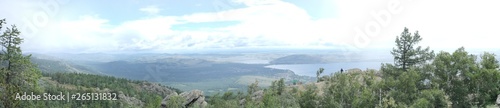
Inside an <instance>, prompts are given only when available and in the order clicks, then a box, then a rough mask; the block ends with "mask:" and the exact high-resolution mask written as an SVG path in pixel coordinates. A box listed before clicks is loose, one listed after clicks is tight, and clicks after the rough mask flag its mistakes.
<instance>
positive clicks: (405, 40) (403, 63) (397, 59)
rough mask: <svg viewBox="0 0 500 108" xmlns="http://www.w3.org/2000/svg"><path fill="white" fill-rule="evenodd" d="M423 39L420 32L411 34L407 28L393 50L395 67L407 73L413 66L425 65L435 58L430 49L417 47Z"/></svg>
mask: <svg viewBox="0 0 500 108" xmlns="http://www.w3.org/2000/svg"><path fill="white" fill-rule="evenodd" d="M420 41H422V38H421V37H420V34H418V31H416V32H415V33H413V35H412V34H411V33H410V32H409V30H408V28H406V27H405V29H404V31H403V32H402V33H401V35H400V36H397V37H396V41H395V42H396V48H393V50H392V51H391V54H392V55H393V56H394V65H395V66H396V67H398V68H399V69H402V70H403V71H406V70H407V69H409V68H410V67H412V66H415V65H418V64H422V63H425V62H426V61H428V60H431V59H432V58H433V57H434V51H430V49H429V47H427V48H425V49H423V48H422V47H421V46H418V47H417V46H416V45H417V44H418V43H419V42H420Z"/></svg>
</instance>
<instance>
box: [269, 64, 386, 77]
mask: <svg viewBox="0 0 500 108" xmlns="http://www.w3.org/2000/svg"><path fill="white" fill-rule="evenodd" d="M381 63H383V62H347V63H328V64H282V65H281V64H280V65H268V66H266V67H267V68H273V69H288V70H291V71H293V72H295V74H297V75H305V76H311V77H316V71H317V70H318V69H319V68H324V69H325V71H323V74H321V75H330V74H331V73H333V72H338V71H340V69H341V68H342V69H344V70H346V69H351V68H359V69H361V70H365V69H367V68H369V69H377V70H378V69H380V65H381Z"/></svg>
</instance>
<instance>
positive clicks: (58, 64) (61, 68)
mask: <svg viewBox="0 0 500 108" xmlns="http://www.w3.org/2000/svg"><path fill="white" fill-rule="evenodd" d="M31 62H32V63H34V64H36V65H37V66H38V68H39V69H40V71H42V72H45V73H54V72H63V73H91V74H102V73H100V72H99V71H97V70H95V69H93V68H92V67H89V66H85V65H79V64H76V63H70V62H66V61H63V60H60V59H56V58H52V57H49V56H32V57H31Z"/></svg>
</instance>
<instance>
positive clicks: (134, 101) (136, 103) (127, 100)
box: [118, 91, 144, 107]
mask: <svg viewBox="0 0 500 108" xmlns="http://www.w3.org/2000/svg"><path fill="white" fill-rule="evenodd" d="M118 99H119V100H120V101H124V102H125V103H127V104H128V106H136V107H143V105H144V102H142V101H141V100H139V99H136V98H135V97H128V96H125V95H124V94H123V92H122V91H119V92H118Z"/></svg>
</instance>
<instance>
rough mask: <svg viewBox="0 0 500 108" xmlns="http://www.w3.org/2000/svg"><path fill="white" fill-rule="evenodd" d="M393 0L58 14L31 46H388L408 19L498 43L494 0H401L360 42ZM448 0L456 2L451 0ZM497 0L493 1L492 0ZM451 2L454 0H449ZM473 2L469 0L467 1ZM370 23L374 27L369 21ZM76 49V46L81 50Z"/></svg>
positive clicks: (433, 40)
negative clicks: (320, 7)
mask: <svg viewBox="0 0 500 108" xmlns="http://www.w3.org/2000/svg"><path fill="white" fill-rule="evenodd" d="M392 1H394V0H385V1H382V2H380V1H377V2H375V1H364V0H352V1H344V0H338V1H334V2H333V3H334V4H335V5H334V6H336V7H335V8H332V12H334V13H335V14H336V16H337V17H334V18H319V19H316V18H314V19H313V18H311V16H310V15H309V14H308V13H307V12H306V11H305V10H304V9H302V8H299V7H298V6H296V5H294V4H291V3H288V2H283V1H279V0H267V1H266V0H259V1H253V0H235V2H236V3H241V4H244V5H246V6H247V7H245V8H235V9H229V10H224V11H219V12H206V13H192V14H186V15H183V16H161V15H156V16H148V17H146V18H142V19H137V20H131V21H125V22H122V23H120V24H117V25H110V24H109V22H108V21H109V20H110V19H103V18H100V17H99V16H97V15H85V16H82V17H81V18H80V19H78V20H72V21H59V22H57V23H56V24H53V25H54V26H51V30H48V31H45V32H44V34H43V35H41V36H40V37H38V38H34V39H35V40H37V41H40V42H38V43H37V42H34V43H33V42H32V43H31V45H32V46H36V47H37V48H40V49H53V50H67V49H69V50H72V49H73V50H76V51H81V52H102V51H134V50H149V51H168V50H172V49H204V48H234V47H310V48H334V46H338V45H342V46H346V45H347V47H349V48H358V49H363V48H386V49H390V48H392V46H394V39H395V36H396V35H399V34H400V33H401V32H402V30H403V27H408V28H409V29H410V30H411V31H412V32H413V31H415V30H419V31H420V34H421V35H422V37H423V38H424V40H423V41H422V43H421V44H422V45H423V46H431V48H433V49H434V48H438V49H439V48H458V47H460V46H465V47H471V48H498V47H497V46H494V45H490V44H488V43H496V41H497V40H498V37H497V36H496V35H497V34H496V32H495V31H497V30H499V28H500V27H499V26H498V25H500V21H499V20H497V19H500V16H498V15H495V14H492V13H495V10H500V8H499V7H498V6H495V5H494V4H497V3H469V2H459V1H443V2H442V1H406V0H401V1H399V2H400V5H399V7H400V8H401V9H402V11H401V12H400V13H393V14H390V15H391V20H389V22H388V25H387V26H380V33H379V34H378V35H375V36H369V37H368V41H369V42H368V44H367V45H366V46H364V47H356V46H357V45H356V41H358V40H356V39H358V38H356V31H355V29H356V28H359V29H360V30H361V31H363V33H366V30H365V27H366V26H367V25H368V24H370V23H372V22H375V23H379V22H378V21H377V20H376V19H375V18H374V16H372V15H371V14H370V13H372V12H375V13H379V12H381V11H388V9H387V8H388V6H389V3H391V2H392ZM450 2H451V3H450ZM493 2H496V1H493ZM451 4H454V5H451ZM463 7H470V8H463ZM140 10H141V11H145V12H148V13H151V14H156V13H158V12H159V11H160V9H159V8H157V7H155V6H149V7H146V8H142V9H140ZM228 21H236V22H238V23H237V24H234V25H229V26H226V27H215V28H203V29H190V30H178V29H174V28H173V27H174V26H175V25H182V24H189V23H203V22H228ZM372 29H373V28H372ZM77 49H78V50H77Z"/></svg>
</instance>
